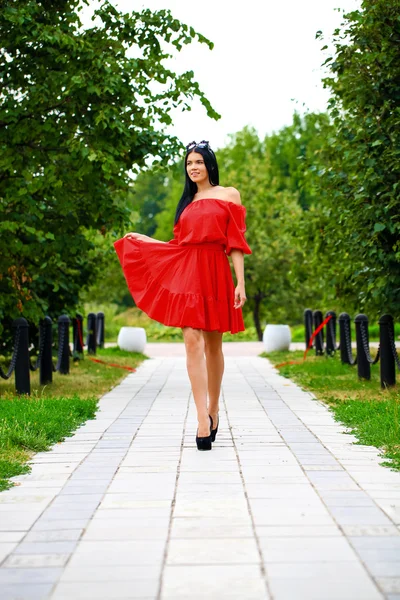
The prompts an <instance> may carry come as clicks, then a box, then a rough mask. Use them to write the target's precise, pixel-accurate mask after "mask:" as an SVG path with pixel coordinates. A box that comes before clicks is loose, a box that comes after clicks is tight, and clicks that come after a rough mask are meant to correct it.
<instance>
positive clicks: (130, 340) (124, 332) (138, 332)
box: [117, 327, 147, 352]
mask: <svg viewBox="0 0 400 600" xmlns="http://www.w3.org/2000/svg"><path fill="white" fill-rule="evenodd" d="M146 341H147V338H146V331H145V330H144V329H143V328H142V327H121V329H120V330H119V334H118V340H117V344H118V346H119V347H120V348H121V350H127V351H128V352H143V350H144V347H145V345H146Z"/></svg>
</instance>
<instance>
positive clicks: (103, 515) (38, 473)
mask: <svg viewBox="0 0 400 600" xmlns="http://www.w3.org/2000/svg"><path fill="white" fill-rule="evenodd" d="M238 348H239V346H238V347H237V348H236V353H237V352H238ZM234 353H235V352H234V351H233V350H232V355H230V356H227V358H226V371H225V376H224V382H223V390H222V398H221V401H222V402H221V415H220V417H221V424H220V430H219V432H218V436H217V441H216V443H215V444H214V445H213V450H212V452H198V451H197V449H196V447H195V439H194V438H195V432H196V412H195V408H194V403H193V399H192V398H191V393H190V384H189V380H188V377H187V373H186V367H185V359H184V358H182V357H180V356H170V357H168V358H163V357H159V358H155V359H151V360H148V361H145V362H144V363H143V364H142V365H141V366H140V368H139V369H138V371H137V372H136V373H133V374H131V375H128V377H127V378H126V379H125V380H124V381H123V382H122V383H121V384H120V385H119V386H118V387H117V388H115V389H114V390H111V391H110V392H109V393H107V394H106V395H105V396H103V398H102V399H101V401H100V405H99V406H100V409H99V412H98V414H97V418H96V419H95V420H94V421H88V422H87V423H86V424H85V425H83V426H82V427H80V428H79V429H78V431H77V432H76V433H75V435H74V436H72V437H71V438H68V439H67V440H66V441H65V442H64V443H62V444H58V445H57V446H55V447H54V449H53V450H52V451H50V452H44V453H38V454H36V455H35V456H34V457H33V459H32V461H31V462H32V472H31V473H30V474H28V475H22V476H19V477H16V478H15V481H16V482H17V483H18V484H19V485H18V486H17V487H14V488H12V489H11V490H8V491H6V492H3V493H1V494H0V563H1V564H0V598H1V600H30V599H32V600H67V599H68V600H70V599H71V598H75V599H77V600H102V599H104V600H113V599H115V600H119V599H121V600H133V599H135V600H141V599H142V600H144V599H146V600H169V599H171V598H174V599H182V600H183V599H185V600H187V599H188V598H190V599H191V600H200V598H201V600H203V599H204V596H205V595H207V594H212V595H213V596H215V597H219V598H226V599H232V600H235V599H237V600H239V599H240V600H261V599H262V600H268V599H271V600H272V599H274V600H286V599H287V600H294V599H295V600H303V599H304V600H313V599H315V600H382V599H386V600H399V599H400V473H397V472H392V471H390V470H389V469H387V468H384V467H382V466H381V465H380V464H379V462H380V457H379V452H378V450H377V449H375V448H371V447H368V446H362V445H355V444H354V442H355V441H356V439H355V438H354V436H351V435H349V434H348V433H347V432H346V430H345V428H344V427H342V426H340V425H339V424H338V423H336V422H335V421H334V419H333V416H332V414H331V413H330V412H329V411H328V410H327V409H326V408H325V407H324V406H323V405H322V404H321V403H320V402H318V401H317V400H315V399H314V398H313V396H312V394H310V393H308V392H304V391H302V390H301V389H300V388H299V387H298V386H297V385H295V384H294V383H292V382H291V381H289V380H287V379H285V378H283V377H281V376H280V375H279V373H278V372H277V371H276V370H275V369H274V368H272V367H271V365H269V363H268V362H267V361H266V360H265V359H261V358H258V357H254V356H250V355H248V356H237V355H236V356H235V355H234Z"/></svg>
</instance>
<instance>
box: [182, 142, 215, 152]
mask: <svg viewBox="0 0 400 600" xmlns="http://www.w3.org/2000/svg"><path fill="white" fill-rule="evenodd" d="M193 148H207V149H208V150H211V148H210V146H209V143H208V141H206V140H201V142H199V143H198V144H197V143H196V142H190V144H188V145H187V146H186V150H188V151H189V150H193Z"/></svg>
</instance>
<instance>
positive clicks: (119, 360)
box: [0, 348, 146, 490]
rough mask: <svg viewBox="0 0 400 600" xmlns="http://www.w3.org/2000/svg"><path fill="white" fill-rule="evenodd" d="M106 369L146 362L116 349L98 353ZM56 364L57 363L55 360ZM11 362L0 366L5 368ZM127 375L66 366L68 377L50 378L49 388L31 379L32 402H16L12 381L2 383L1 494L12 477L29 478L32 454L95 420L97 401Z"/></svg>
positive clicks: (88, 364)
mask: <svg viewBox="0 0 400 600" xmlns="http://www.w3.org/2000/svg"><path fill="white" fill-rule="evenodd" d="M94 358H99V359H101V360H103V361H104V362H107V363H115V364H119V365H124V366H130V367H132V368H136V367H137V366H138V365H139V364H140V363H141V362H142V361H143V360H144V359H145V358H146V357H145V356H144V355H143V354H138V353H133V352H125V351H124V350H120V349H119V348H107V349H103V350H100V349H98V350H97V354H96V357H94ZM53 360H54V362H55V357H54V358H53ZM9 361H10V359H9V357H7V358H6V359H4V357H3V360H2V361H1V363H2V365H3V367H5V366H7V367H8V364H9ZM128 373H129V372H128V371H126V370H124V369H119V368H115V367H111V366H107V365H103V364H98V363H95V362H93V361H91V360H90V358H89V356H87V354H86V355H85V358H84V360H80V361H77V362H73V361H72V360H71V362H70V374H69V375H60V374H59V373H53V383H52V384H49V385H45V386H42V385H40V384H39V373H38V372H37V371H36V372H35V373H31V396H16V394H15V385H14V378H13V376H12V377H11V378H10V379H9V380H7V381H4V380H3V379H1V380H0V490H4V489H7V488H9V487H10V486H11V485H12V484H11V483H10V481H9V478H10V477H14V476H15V475H20V474H22V473H27V472H29V466H28V465H27V464H26V463H27V461H28V460H29V459H30V458H31V456H32V454H33V453H34V452H41V451H45V450H48V449H49V448H50V447H51V446H52V445H53V444H55V443H57V442H61V441H62V440H63V439H65V437H66V436H69V435H72V433H73V432H74V431H75V429H76V428H77V427H78V426H79V425H81V424H82V423H84V422H85V421H86V420H87V419H93V418H94V416H95V412H96V407H97V403H98V399H99V398H100V397H101V396H102V395H103V394H105V393H106V392H107V391H109V390H110V389H112V388H113V387H115V386H116V385H117V384H118V383H119V382H120V381H121V380H122V379H123V378H124V377H126V375H127V374H128Z"/></svg>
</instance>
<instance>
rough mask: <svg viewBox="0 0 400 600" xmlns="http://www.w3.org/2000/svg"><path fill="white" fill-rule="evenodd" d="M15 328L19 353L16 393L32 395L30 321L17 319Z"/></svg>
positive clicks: (16, 368)
mask: <svg viewBox="0 0 400 600" xmlns="http://www.w3.org/2000/svg"><path fill="white" fill-rule="evenodd" d="M13 328H15V336H14V340H17V343H18V352H17V357H16V361H15V391H16V392H17V394H30V393H31V381H30V372H29V325H28V321H27V320H26V319H24V318H23V317H20V318H19V319H15V320H14V321H13ZM14 343H15V342H14Z"/></svg>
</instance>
